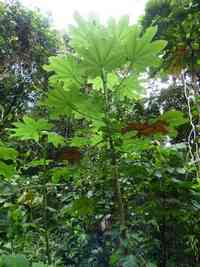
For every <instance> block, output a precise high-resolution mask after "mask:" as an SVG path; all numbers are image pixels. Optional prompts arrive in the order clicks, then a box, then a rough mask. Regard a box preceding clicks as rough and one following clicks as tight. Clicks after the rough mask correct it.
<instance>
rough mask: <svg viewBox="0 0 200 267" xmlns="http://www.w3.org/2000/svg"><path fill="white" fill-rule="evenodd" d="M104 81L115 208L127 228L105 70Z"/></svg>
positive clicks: (122, 224) (120, 220)
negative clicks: (111, 127) (111, 126)
mask: <svg viewBox="0 0 200 267" xmlns="http://www.w3.org/2000/svg"><path fill="white" fill-rule="evenodd" d="M101 78H102V81H103V93H104V104H105V107H104V113H105V120H106V127H107V132H108V143H109V147H110V151H111V166H112V175H113V177H112V178H113V186H114V194H115V201H116V203H115V206H116V207H117V208H118V211H117V213H118V216H119V218H118V220H119V223H120V225H121V226H122V227H125V224H126V220H125V210H124V204H123V198H122V193H121V186H120V181H119V179H120V177H119V172H118V166H117V155H116V150H115V147H114V142H113V138H112V130H111V129H110V125H111V121H110V118H109V115H110V114H109V113H110V105H109V104H110V103H109V95H108V88H107V77H106V73H105V71H104V70H103V71H102V76H101Z"/></svg>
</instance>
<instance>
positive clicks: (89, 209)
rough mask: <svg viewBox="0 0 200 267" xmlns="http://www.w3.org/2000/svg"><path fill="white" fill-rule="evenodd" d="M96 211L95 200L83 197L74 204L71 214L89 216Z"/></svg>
mask: <svg viewBox="0 0 200 267" xmlns="http://www.w3.org/2000/svg"><path fill="white" fill-rule="evenodd" d="M93 211H94V200H93V199H91V198H88V197H81V198H79V199H77V200H75V201H74V202H73V204H72V207H71V209H70V212H72V213H74V214H77V215H78V216H88V215H91V214H92V213H93Z"/></svg>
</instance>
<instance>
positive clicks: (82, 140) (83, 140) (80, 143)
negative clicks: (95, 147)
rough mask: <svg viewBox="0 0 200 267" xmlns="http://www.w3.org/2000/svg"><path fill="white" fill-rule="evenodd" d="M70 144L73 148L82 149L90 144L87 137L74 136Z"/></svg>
mask: <svg viewBox="0 0 200 267" xmlns="http://www.w3.org/2000/svg"><path fill="white" fill-rule="evenodd" d="M70 144H71V145H72V146H75V147H84V146H87V145H89V144H91V141H90V140H89V138H88V137H79V136H75V137H73V138H72V139H71V141H70Z"/></svg>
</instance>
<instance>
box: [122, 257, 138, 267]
mask: <svg viewBox="0 0 200 267" xmlns="http://www.w3.org/2000/svg"><path fill="white" fill-rule="evenodd" d="M138 266H139V265H138V263H137V258H136V257H135V256H133V255H129V256H126V257H125V259H124V260H123V267H138Z"/></svg>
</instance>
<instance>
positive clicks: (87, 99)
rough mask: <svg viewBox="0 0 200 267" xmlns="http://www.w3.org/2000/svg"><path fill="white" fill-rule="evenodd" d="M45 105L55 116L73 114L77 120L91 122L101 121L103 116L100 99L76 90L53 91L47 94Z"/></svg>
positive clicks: (94, 95)
mask: <svg viewBox="0 0 200 267" xmlns="http://www.w3.org/2000/svg"><path fill="white" fill-rule="evenodd" d="M45 103H46V105H47V106H48V107H49V108H50V110H51V111H52V113H53V114H54V115H55V116H59V115H62V116H63V115H70V114H71V113H74V114H76V116H78V117H79V118H85V117H86V118H88V119H91V120H101V119H102V118H103V116H104V113H103V103H102V99H101V97H100V96H98V95H96V94H95V93H93V94H92V95H90V96H87V95H85V94H83V93H81V91H80V90H78V89H77V88H74V89H73V90H70V91H65V90H64V89H63V88H58V89H54V90H53V91H51V92H50V93H49V94H48V98H47V100H46V101H45Z"/></svg>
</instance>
